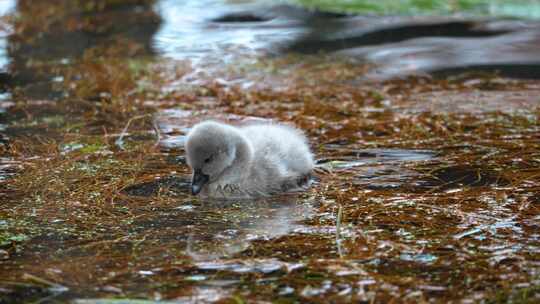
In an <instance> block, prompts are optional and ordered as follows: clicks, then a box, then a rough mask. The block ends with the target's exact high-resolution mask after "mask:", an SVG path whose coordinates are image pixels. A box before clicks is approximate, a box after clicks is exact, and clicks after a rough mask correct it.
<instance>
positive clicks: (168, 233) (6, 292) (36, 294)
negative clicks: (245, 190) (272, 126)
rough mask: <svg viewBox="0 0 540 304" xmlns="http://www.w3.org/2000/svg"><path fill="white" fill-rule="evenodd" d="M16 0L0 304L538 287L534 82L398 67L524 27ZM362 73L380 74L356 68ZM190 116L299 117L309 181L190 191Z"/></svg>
mask: <svg viewBox="0 0 540 304" xmlns="http://www.w3.org/2000/svg"><path fill="white" fill-rule="evenodd" d="M6 3H7V4H6ZM12 3H14V2H11V1H3V2H2V1H0V4H1V5H7V6H9V5H12ZM20 3H23V4H24V3H26V4H28V3H31V5H28V6H24V5H23V6H21V7H20V8H18V14H19V15H20V16H19V18H17V19H15V20H11V19H9V18H8V19H5V20H4V19H2V20H1V22H2V24H5V25H8V27H6V28H5V29H3V30H2V32H3V33H4V34H5V35H4V36H5V38H6V39H5V40H4V42H5V43H6V44H7V45H8V46H9V47H8V48H7V52H6V54H7V58H5V59H6V61H9V62H10V65H9V66H8V67H6V68H7V73H6V75H3V76H2V77H4V76H5V77H6V80H5V82H4V83H3V84H4V85H6V88H7V93H5V94H2V96H1V100H0V103H1V105H2V106H1V109H3V110H2V111H0V136H1V137H0V153H1V155H0V172H1V173H0V176H1V178H0V198H2V201H3V204H2V206H0V302H2V301H4V302H8V303H9V302H28V301H37V302H50V303H57V302H58V303H62V302H66V301H72V300H74V299H77V300H76V303H103V301H109V300H104V299H103V298H108V299H112V298H116V299H118V301H127V302H128V303H138V301H139V300H135V299H147V300H148V301H149V302H153V301H160V300H167V301H173V302H180V303H201V302H202V303H210V302H216V301H218V302H219V301H233V302H256V301H274V300H275V301H282V302H313V303H326V302H328V301H329V300H331V301H334V302H336V303H350V302H391V301H400V300H403V301H409V300H410V301H411V302H417V301H423V300H424V299H427V300H428V301H435V302H437V301H439V302H449V301H457V302H475V301H491V302H495V303H497V302H500V303H504V302H508V301H519V300H532V301H535V300H536V299H537V298H538V297H539V289H538V286H539V283H540V282H539V273H540V270H539V269H540V264H539V261H538V253H539V252H540V249H539V248H540V243H539V241H540V236H539V234H538V229H539V228H540V227H539V225H538V222H539V219H540V218H539V217H540V215H539V214H540V211H539V209H538V202H539V201H538V197H540V196H538V193H539V190H540V189H539V186H538V185H540V180H539V176H540V174H539V172H538V168H539V167H540V166H539V165H540V162H539V156H540V154H539V151H540V147H539V143H540V141H539V140H540V138H539V137H538V134H540V124H539V123H538V121H539V119H540V112H539V111H540V109H539V101H538V98H537V97H538V91H539V83H538V81H535V80H528V81H525V80H515V79H514V80H513V79H508V78H502V77H500V75H493V74H481V75H472V76H471V75H461V74H460V75H457V76H453V77H445V76H443V78H442V79H441V80H437V79H433V78H430V77H426V78H407V79H405V80H401V79H399V78H400V77H402V76H403V75H404V74H409V73H410V72H418V71H422V72H431V71H433V69H435V70H438V69H439V68H441V67H442V68H444V69H446V68H448V67H457V66H460V65H462V64H467V65H469V64H470V65H471V66H474V65H475V64H486V63H488V64H489V62H490V61H489V60H492V59H493V62H496V61H497V60H499V61H500V60H503V59H504V61H505V62H506V61H508V62H510V63H516V62H517V61H515V60H517V59H519V60H520V62H521V59H523V60H525V63H527V64H528V63H530V62H529V61H527V60H533V59H535V58H536V57H535V56H537V52H535V51H536V48H534V47H532V46H531V45H530V44H529V43H530V42H534V41H536V40H534V39H536V38H535V37H536V36H535V35H536V34H535V33H536V31H537V24H536V23H535V22H534V21H531V20H526V21H511V22H502V23H501V22H497V21H491V20H487V21H486V20H477V21H474V20H473V21H471V20H465V21H463V20H462V19H459V20H457V21H456V19H454V18H449V17H437V18H433V17H418V18H412V17H381V18H373V17H369V16H367V17H362V16H349V15H340V14H322V13H314V12H307V11H303V10H301V9H291V8H290V7H287V6H279V7H274V8H272V9H266V8H265V9H261V8H260V4H257V3H255V2H251V1H184V2H179V1H158V2H156V3H151V5H147V6H145V5H143V4H140V3H142V2H140V3H139V2H138V3H139V5H126V6H120V7H116V6H114V4H113V6H112V7H108V8H105V9H103V10H102V11H100V10H99V9H98V10H97V12H96V11H93V10H92V9H90V12H86V13H84V14H83V13H81V12H80V10H79V9H73V8H72V7H70V6H69V3H70V2H69V1H67V2H63V1H59V2H58V3H56V5H52V4H47V5H45V7H46V8H47V9H45V8H44V7H41V6H40V5H44V3H45V2H34V1H32V2H25V1H20ZM103 3H105V2H103ZM49 5H50V6H49ZM0 7H1V6H0ZM154 8H156V10H154ZM178 14H181V15H182V17H183V18H177V16H178ZM118 20H123V21H124V22H118ZM83 21H84V22H83ZM471 22H473V23H474V24H473V23H471ZM476 22H478V23H476ZM36 23H37V24H36ZM321 24H322V25H328V26H325V27H324V29H325V31H320V32H317V30H319V29H320V28H321ZM471 25H478V26H479V27H471ZM418 26H420V27H418ZM501 28H502V30H501ZM434 29H437V30H439V31H440V32H438V33H439V34H440V35H442V36H444V38H441V37H433V36H432V32H433V30H434ZM507 30H511V31H513V32H512V34H511V35H510V34H505V33H503V32H505V31H507ZM315 32H317V33H315ZM464 36H466V37H464ZM529 38H534V39H532V40H530V39H529ZM522 39H524V40H522ZM512 41H513V42H516V41H517V42H519V43H520V44H519V45H516V44H513V45H512V46H514V47H509V46H508V45H507V47H505V48H502V49H501V48H499V47H501V46H503V45H505V44H508V42H512ZM454 42H455V43H454ZM484 42H490V43H492V44H490V46H491V48H489V49H486V48H485V44H483V43H484ZM441 47H444V48H445V52H439V51H438V50H439V48H441ZM320 49H324V50H326V51H327V52H329V53H331V54H330V55H329V56H328V55H323V54H317V52H315V54H313V51H314V50H320ZM291 52H295V53H296V55H292V54H291ZM302 52H307V53H311V54H302ZM500 52H503V53H504V54H503V55H501V56H499V53H500ZM337 53H340V54H337ZM449 53H451V54H452V55H455V57H453V58H455V61H452V62H450V65H445V64H446V63H448V61H444V60H446V59H447V55H448V54H449ZM495 53H496V54H495ZM486 54H488V55H490V56H487V57H486ZM343 56H345V58H344V57H343ZM402 59H407V60H402ZM507 59H508V60H507ZM514 59H515V60H514ZM366 60H368V62H370V63H371V64H372V63H377V64H378V65H379V66H378V67H377V66H376V67H374V66H372V65H371V64H367V65H365V64H366ZM403 62H407V64H408V65H407V66H406V68H403V65H402V63H403ZM426 62H427V63H426ZM441 63H444V64H441ZM396 67H397V68H396ZM529 67H530V68H531V70H534V65H529ZM471 70H472V71H477V70H475V68H471ZM380 71H383V74H384V75H386V76H388V75H390V76H391V77H394V76H397V78H398V79H392V80H390V81H386V82H378V81H374V82H365V79H367V78H370V77H371V76H373V75H375V74H377V73H378V72H380ZM401 72H403V73H401ZM483 72H485V71H483ZM209 118H212V119H219V120H224V121H227V122H230V123H233V124H242V123H246V122H250V121H254V120H257V121H274V122H275V121H279V122H282V123H289V124H292V125H295V126H297V127H299V128H301V129H302V130H304V132H305V133H306V135H307V137H308V138H309V141H310V145H311V147H312V149H313V151H314V153H315V155H316V159H317V170H316V174H315V175H316V178H315V182H314V184H313V186H312V187H311V188H310V189H308V190H307V191H305V192H304V193H301V194H297V195H290V196H289V195H285V196H279V197H275V198H271V199H266V200H257V201H232V202H220V201H210V202H209V201H203V200H200V199H198V198H196V197H192V196H191V195H189V191H188V190H189V182H190V172H189V168H188V167H187V165H186V164H185V157H184V151H183V143H184V140H185V135H186V133H187V132H188V130H189V128H190V127H191V126H192V125H193V124H195V123H196V122H198V121H201V120H204V119H209ZM81 269H83V270H84V271H81ZM100 298H102V299H100ZM110 301H112V303H114V302H115V300H110ZM141 303H144V302H141ZM147 303H148V302H147Z"/></svg>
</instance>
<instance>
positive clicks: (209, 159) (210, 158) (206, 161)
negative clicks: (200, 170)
mask: <svg viewBox="0 0 540 304" xmlns="http://www.w3.org/2000/svg"><path fill="white" fill-rule="evenodd" d="M211 160H212V157H211V156H209V157H207V158H206V159H205V160H204V163H205V164H208V163H209V162H210V161H211Z"/></svg>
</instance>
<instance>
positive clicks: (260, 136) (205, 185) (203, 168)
mask: <svg viewBox="0 0 540 304" xmlns="http://www.w3.org/2000/svg"><path fill="white" fill-rule="evenodd" d="M186 154H187V163H188V165H189V166H190V167H191V169H192V171H193V176H192V184H191V192H192V193H193V194H194V195H196V194H200V195H201V196H203V197H210V198H214V197H215V198H250V197H264V196H269V195H272V194H277V193H280V192H288V191H291V190H297V189H300V188H302V187H303V186H306V185H307V184H308V183H309V180H310V175H311V172H312V170H313V155H312V154H311V152H310V150H309V147H308V145H307V140H306V137H305V136H304V135H303V134H302V132H300V131H299V130H297V129H295V128H293V127H289V126H285V125H279V124H252V125H247V126H243V127H234V126H231V125H227V124H224V123H219V122H215V121H205V122H202V123H199V124H197V125H195V126H194V127H193V128H192V129H191V131H190V132H189V133H188V136H187V141H186Z"/></svg>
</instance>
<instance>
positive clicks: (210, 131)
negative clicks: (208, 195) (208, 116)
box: [186, 121, 238, 195]
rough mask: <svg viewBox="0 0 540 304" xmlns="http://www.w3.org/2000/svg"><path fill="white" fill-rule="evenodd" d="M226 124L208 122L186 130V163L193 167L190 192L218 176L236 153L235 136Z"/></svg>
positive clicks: (236, 137) (195, 190) (233, 130)
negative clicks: (187, 131) (188, 130)
mask: <svg viewBox="0 0 540 304" xmlns="http://www.w3.org/2000/svg"><path fill="white" fill-rule="evenodd" d="M236 133H237V132H236V130H235V129H234V128H233V127H231V126H228V125H225V124H221V123H218V122H213V121H207V122H202V123H200V124H197V125H195V126H194V127H193V129H192V130H191V131H190V132H189V133H188V136H187V141H186V154H187V163H188V165H189V166H190V167H191V169H192V170H193V179H192V183H191V193H193V195H196V194H198V193H199V192H200V191H201V190H202V188H203V186H204V185H205V184H207V183H208V182H212V181H214V180H216V179H218V178H219V176H220V175H221V174H222V173H223V171H224V170H225V169H226V168H227V167H229V166H230V165H231V164H232V163H233V161H234V159H235V155H236V144H237V142H238V135H237V134H236Z"/></svg>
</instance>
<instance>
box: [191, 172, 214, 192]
mask: <svg viewBox="0 0 540 304" xmlns="http://www.w3.org/2000/svg"><path fill="white" fill-rule="evenodd" d="M209 179H210V177H209V176H208V175H206V174H204V173H203V172H202V170H201V169H197V170H195V172H193V180H192V181H191V194H193V195H197V194H199V192H201V190H202V187H203V186H204V185H206V183H208V180H209Z"/></svg>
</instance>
